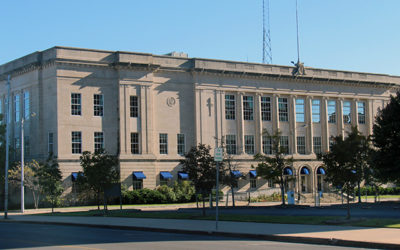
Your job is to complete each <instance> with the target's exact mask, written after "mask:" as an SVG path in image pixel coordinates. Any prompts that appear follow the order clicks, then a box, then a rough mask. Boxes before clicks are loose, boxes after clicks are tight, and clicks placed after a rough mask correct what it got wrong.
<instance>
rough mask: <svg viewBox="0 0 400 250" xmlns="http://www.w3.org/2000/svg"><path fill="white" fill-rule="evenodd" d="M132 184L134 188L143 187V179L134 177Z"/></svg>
mask: <svg viewBox="0 0 400 250" xmlns="http://www.w3.org/2000/svg"><path fill="white" fill-rule="evenodd" d="M132 186H133V190H140V189H143V179H133V181H132Z"/></svg>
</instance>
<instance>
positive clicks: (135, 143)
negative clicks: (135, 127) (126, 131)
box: [131, 133, 139, 154]
mask: <svg viewBox="0 0 400 250" xmlns="http://www.w3.org/2000/svg"><path fill="white" fill-rule="evenodd" d="M131 153H132V154H139V133H131Z"/></svg>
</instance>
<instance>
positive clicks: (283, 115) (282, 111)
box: [278, 98, 289, 122]
mask: <svg viewBox="0 0 400 250" xmlns="http://www.w3.org/2000/svg"><path fill="white" fill-rule="evenodd" d="M278 109H279V121H281V122H287V121H288V120H289V116H288V100H287V98H278Z"/></svg>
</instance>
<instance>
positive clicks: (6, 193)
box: [4, 75, 11, 219]
mask: <svg viewBox="0 0 400 250" xmlns="http://www.w3.org/2000/svg"><path fill="white" fill-rule="evenodd" d="M10 78H11V76H10V75H8V78H7V111H6V117H5V119H4V120H5V121H6V164H5V165H6V168H5V171H6V172H5V179H4V219H7V213H8V162H9V160H8V157H9V154H8V153H9V150H10V147H9V144H10V142H9V140H10V138H9V133H10V125H9V124H10V122H11V121H10V119H9V118H10Z"/></svg>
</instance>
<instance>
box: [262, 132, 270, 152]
mask: <svg viewBox="0 0 400 250" xmlns="http://www.w3.org/2000/svg"><path fill="white" fill-rule="evenodd" d="M262 148H263V153H264V154H267V155H270V154H272V138H271V136H268V135H263V136H262Z"/></svg>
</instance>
